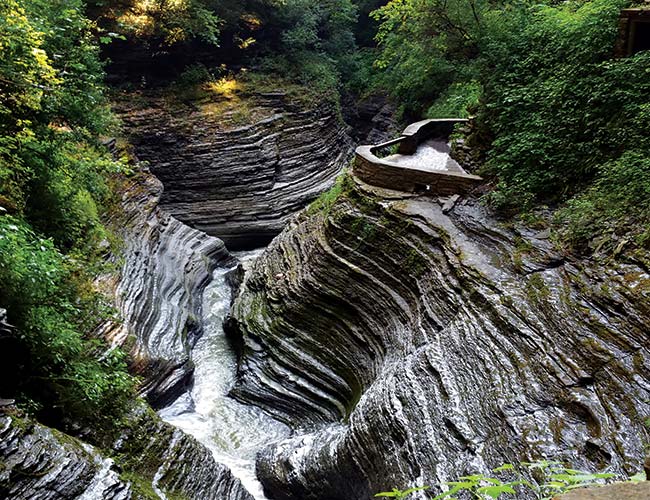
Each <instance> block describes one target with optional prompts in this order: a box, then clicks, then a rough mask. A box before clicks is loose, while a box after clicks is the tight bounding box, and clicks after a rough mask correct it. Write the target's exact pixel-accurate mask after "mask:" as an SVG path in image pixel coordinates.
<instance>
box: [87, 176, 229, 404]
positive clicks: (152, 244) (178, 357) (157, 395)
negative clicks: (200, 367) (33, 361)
mask: <svg viewBox="0 0 650 500" xmlns="http://www.w3.org/2000/svg"><path fill="white" fill-rule="evenodd" d="M122 192H123V198H122V201H121V206H122V207H121V213H120V214H119V216H116V217H115V219H114V220H112V221H110V225H111V226H112V227H113V229H114V230H115V232H116V233H117V235H118V236H119V237H120V239H121V240H123V241H124V247H123V248H122V249H121V250H122V252H121V254H120V255H119V258H118V259H117V264H118V265H119V266H120V271H119V273H118V274H117V275H115V276H109V277H105V278H104V283H103V286H104V287H105V288H107V289H109V290H110V292H111V293H112V295H113V296H114V297H115V306H116V308H117V310H118V312H119V316H120V319H121V320H122V321H121V322H120V323H109V324H107V325H105V326H104V328H103V331H102V332H100V333H101V334H102V335H104V336H105V337H107V338H108V339H109V340H111V341H112V342H114V343H116V344H119V345H123V346H124V347H125V348H126V349H127V350H128V351H129V352H130V354H131V357H132V358H133V359H134V360H135V366H134V368H135V371H136V372H137V373H138V374H140V375H142V376H143V377H144V383H143V386H142V393H143V394H144V395H146V396H147V398H148V400H149V401H150V402H151V404H152V405H154V406H164V405H165V404H167V403H169V402H170V401H172V400H173V399H175V397H177V396H178V395H179V394H180V393H182V392H183V390H184V389H185V387H186V386H187V384H188V383H189V382H190V380H191V374H192V364H191V361H190V350H191V347H192V345H193V342H194V341H195V340H196V338H197V337H198V335H200V333H201V325H200V321H199V318H200V317H201V310H200V308H201V293H202V291H203V288H205V286H206V285H207V283H208V282H209V280H210V279H211V276H212V271H213V270H214V269H215V267H216V266H217V265H218V264H220V263H222V264H226V263H230V262H231V259H232V258H231V257H230V254H229V253H228V251H227V250H226V248H225V247H224V244H223V242H221V241H220V240H218V239H216V238H213V237H210V236H207V235H206V234H204V233H201V232H200V231H197V230H195V229H192V228H190V227H189V226H186V225H185V224H183V223H181V222H180V221H178V220H177V219H175V218H174V217H172V216H170V215H169V214H167V213H166V212H165V211H163V210H161V209H160V208H159V206H158V204H159V201H160V196H161V194H162V184H161V183H160V181H158V180H157V179H156V178H155V177H154V176H152V175H150V174H148V173H146V172H141V173H139V174H137V175H136V176H135V177H134V178H132V179H129V180H128V181H127V182H126V183H125V185H124V186H123V188H122Z"/></svg>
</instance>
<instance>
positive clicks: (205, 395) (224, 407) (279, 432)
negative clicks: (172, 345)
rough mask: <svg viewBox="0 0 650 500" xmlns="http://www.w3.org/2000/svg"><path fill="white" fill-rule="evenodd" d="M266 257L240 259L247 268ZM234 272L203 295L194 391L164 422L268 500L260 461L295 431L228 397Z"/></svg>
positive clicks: (217, 278)
mask: <svg viewBox="0 0 650 500" xmlns="http://www.w3.org/2000/svg"><path fill="white" fill-rule="evenodd" d="M260 253H261V251H260V250H256V251H253V252H241V253H236V254H234V255H235V256H236V257H237V258H239V260H240V261H241V262H242V263H244V266H246V265H247V264H250V263H251V262H252V261H253V260H254V259H255V258H256V257H257V256H258V255H259V254H260ZM228 271H230V270H229V269H223V268H220V269H217V270H216V271H215V272H214V276H213V280H212V282H211V283H210V285H208V286H207V288H206V289H205V292H204V294H203V321H204V332H203V336H202V337H201V339H200V340H199V341H198V342H197V344H196V346H195V347H194V350H193V351H192V359H193V360H194V364H195V371H194V387H193V388H192V391H191V392H190V393H189V394H185V395H184V396H182V397H181V398H179V399H178V400H177V401H176V402H175V403H174V404H173V405H171V406H170V407H168V408H165V409H164V410H162V411H161V412H160V416H161V417H162V418H163V419H164V420H165V421H167V422H169V423H170V424H172V425H175V426H176V427H178V428H180V429H182V430H184V431H185V432H187V433H188V434H191V435H192V436H194V437H195V438H196V439H198V440H199V441H200V442H201V443H203V444H204V445H205V446H207V447H208V448H209V449H210V450H211V451H212V453H213V454H214V457H215V459H216V460H217V462H220V463H222V464H224V465H226V466H228V467H229V468H230V469H231V471H232V473H233V475H234V476H235V477H237V478H239V479H240V480H241V482H242V484H243V485H244V487H245V488H246V489H247V490H248V491H249V492H250V493H251V494H252V495H253V496H254V497H255V498H256V499H258V500H265V499H266V497H265V496H264V493H263V491H262V486H261V484H260V483H259V481H258V480H257V478H256V476H255V455H256V454H257V452H258V450H260V449H261V448H262V447H264V446H265V445H268V444H270V443H272V442H275V441H279V440H281V439H284V438H286V437H287V436H289V434H290V429H289V428H288V427H287V426H286V425H284V424H282V423H281V422H278V421H277V420H274V419H273V418H271V417H270V416H269V415H267V414H266V413H264V412H263V411H262V410H260V409H259V408H257V407H255V406H248V405H244V404H242V403H239V402H238V401H235V400H234V399H232V398H229V397H228V391H229V390H230V388H231V387H232V385H233V383H234V382H235V374H236V369H237V360H236V356H235V353H234V352H233V350H232V348H231V346H230V344H229V343H228V340H227V339H226V336H225V334H224V331H223V319H224V318H225V316H226V315H227V314H228V309H229V307H230V296H231V291H230V287H229V286H228V284H227V283H226V274H227V273H228ZM192 402H193V405H192Z"/></svg>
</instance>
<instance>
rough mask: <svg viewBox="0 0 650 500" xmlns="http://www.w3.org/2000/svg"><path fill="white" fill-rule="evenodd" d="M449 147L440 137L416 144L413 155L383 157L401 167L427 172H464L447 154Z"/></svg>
mask: <svg viewBox="0 0 650 500" xmlns="http://www.w3.org/2000/svg"><path fill="white" fill-rule="evenodd" d="M449 152H450V148H449V144H447V142H445V141H443V140H440V139H429V140H427V141H425V142H423V143H422V144H420V145H419V146H418V150H417V151H416V152H415V154H413V155H403V154H393V155H390V156H387V157H385V158H383V160H384V161H388V162H390V163H393V164H395V165H397V166H400V167H403V168H416V169H418V170H424V171H427V172H458V173H465V171H464V170H463V169H462V168H461V166H460V165H459V164H458V163H457V162H456V161H455V160H453V159H452V158H451V157H450V156H449Z"/></svg>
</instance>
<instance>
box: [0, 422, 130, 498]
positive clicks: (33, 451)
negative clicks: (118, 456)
mask: <svg viewBox="0 0 650 500" xmlns="http://www.w3.org/2000/svg"><path fill="white" fill-rule="evenodd" d="M61 436H62V434H60V433H57V432H56V431H52V430H51V429H48V428H47V427H43V426H41V425H38V424H33V423H31V422H27V421H23V420H20V421H19V420H16V419H15V418H13V417H9V416H0V464H2V467H0V497H1V498H8V499H10V498H15V499H18V498H20V499H23V500H29V499H35V500H36V499H38V500H50V499H57V500H58V499H62V498H87V499H96V498H103V499H106V500H125V499H129V498H132V491H131V486H130V485H129V484H127V483H125V482H123V481H121V480H120V479H119V477H118V474H117V473H116V472H115V471H114V470H111V466H112V461H108V460H105V459H103V458H102V457H101V456H99V454H98V453H97V452H96V451H95V450H94V449H93V448H91V447H90V446H87V445H86V447H84V446H83V445H82V444H81V443H80V442H78V441H76V440H73V439H72V438H68V439H65V440H64V439H62V438H61Z"/></svg>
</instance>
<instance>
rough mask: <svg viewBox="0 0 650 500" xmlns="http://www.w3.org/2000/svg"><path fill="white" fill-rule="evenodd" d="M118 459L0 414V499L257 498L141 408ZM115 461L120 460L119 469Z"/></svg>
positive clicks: (115, 445) (199, 449)
mask: <svg viewBox="0 0 650 500" xmlns="http://www.w3.org/2000/svg"><path fill="white" fill-rule="evenodd" d="M136 413H137V414H136V415H132V416H131V425H132V427H131V428H129V429H127V430H125V431H124V432H123V433H122V434H121V435H120V437H119V439H118V440H117V441H116V442H115V443H113V444H112V445H109V446H112V447H113V453H114V456H115V457H116V458H115V460H113V459H109V458H106V457H105V456H103V455H102V454H101V453H100V452H99V451H98V450H97V449H96V448H94V447H92V446H90V445H88V444H85V443H83V442H81V441H79V440H77V439H74V438H72V437H70V436H66V435H64V434H62V433H60V432H58V431H55V430H52V429H49V428H47V427H44V426H42V425H39V424H37V423H34V422H32V421H30V420H26V419H22V418H16V417H15V416H10V415H0V463H2V465H3V466H2V467H1V468H0V496H1V497H2V498H7V499H20V500H28V499H34V500H36V499H38V500H49V499H52V500H54V499H73V498H76V499H80V500H97V499H100V498H101V499H104V500H129V499H143V500H144V499H147V500H149V499H158V498H167V495H170V496H172V495H175V496H173V498H187V499H192V500H206V499H209V500H252V497H251V496H250V495H249V494H248V493H247V492H246V491H245V490H244V489H243V487H242V486H241V484H240V482H239V481H238V480H237V479H235V478H234V477H233V476H232V475H231V473H230V471H229V470H228V469H227V468H226V467H224V466H223V465H221V464H218V463H216V462H215V461H214V459H213V458H212V455H211V453H210V452H209V451H208V450H207V449H206V448H205V447H203V446H201V445H200V444H199V443H197V442H196V441H195V440H194V439H193V438H191V437H189V436H187V435H186V434H183V433H182V432H181V431H179V430H177V429H174V428H173V427H172V426H170V425H168V424H165V423H164V422H162V421H161V420H160V419H158V418H157V417H156V416H155V415H151V414H149V413H148V412H147V410H145V409H144V408H140V410H138V411H137V412H136ZM116 461H117V462H118V463H117V464H116Z"/></svg>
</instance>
